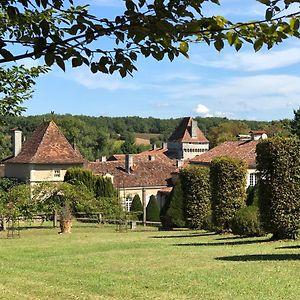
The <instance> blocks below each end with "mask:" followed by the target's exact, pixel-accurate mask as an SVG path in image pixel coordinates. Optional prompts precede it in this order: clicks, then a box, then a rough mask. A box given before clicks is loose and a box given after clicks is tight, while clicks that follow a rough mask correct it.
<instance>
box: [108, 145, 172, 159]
mask: <svg viewBox="0 0 300 300" xmlns="http://www.w3.org/2000/svg"><path fill="white" fill-rule="evenodd" d="M132 155H133V157H134V160H136V161H138V160H141V161H146V160H147V159H148V157H149V156H154V157H155V160H159V161H164V160H166V161H170V158H169V157H168V150H167V149H165V148H159V149H155V150H146V151H143V152H141V153H137V154H132ZM116 160H119V161H125V154H114V155H112V156H111V157H109V159H108V161H116Z"/></svg>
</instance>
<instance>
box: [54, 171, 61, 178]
mask: <svg viewBox="0 0 300 300" xmlns="http://www.w3.org/2000/svg"><path fill="white" fill-rule="evenodd" d="M54 177H55V178H60V170H54Z"/></svg>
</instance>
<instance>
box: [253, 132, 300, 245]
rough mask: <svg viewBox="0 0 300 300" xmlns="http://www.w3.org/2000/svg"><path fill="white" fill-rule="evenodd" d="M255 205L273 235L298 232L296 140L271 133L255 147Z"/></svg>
mask: <svg viewBox="0 0 300 300" xmlns="http://www.w3.org/2000/svg"><path fill="white" fill-rule="evenodd" d="M256 151H257V169H258V170H259V172H260V180H259V207H260V214H261V218H262V223H263V227H264V229H265V230H267V231H269V232H271V233H273V238H274V239H288V238H291V239H296V238H297V237H298V236H299V232H300V140H299V139H297V138H282V137H274V138H271V139H267V140H264V141H262V142H260V143H259V144H258V145H257V147H256Z"/></svg>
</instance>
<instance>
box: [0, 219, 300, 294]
mask: <svg viewBox="0 0 300 300" xmlns="http://www.w3.org/2000/svg"><path fill="white" fill-rule="evenodd" d="M0 237H1V240H0V242H1V247H0V256H1V259H0V272H1V280H0V299H298V298H299V295H300V276H299V272H300V253H299V252H300V242H292V241H282V242H272V241H269V239H268V238H269V237H262V238H247V239H244V238H237V237H234V236H231V235H225V236H220V235H215V234H212V233H206V232H203V231H173V232H164V231H155V229H153V230H149V229H148V230H147V231H144V232H143V231H141V230H140V231H138V232H131V231H128V232H116V231H115V227H114V226H108V225H99V226H97V225H85V226H83V225H78V224H77V226H75V227H74V228H73V233H72V234H70V235H58V234H57V230H56V229H52V228H40V229H26V230H22V231H21V238H15V239H7V238H6V233H4V232H1V235H0Z"/></svg>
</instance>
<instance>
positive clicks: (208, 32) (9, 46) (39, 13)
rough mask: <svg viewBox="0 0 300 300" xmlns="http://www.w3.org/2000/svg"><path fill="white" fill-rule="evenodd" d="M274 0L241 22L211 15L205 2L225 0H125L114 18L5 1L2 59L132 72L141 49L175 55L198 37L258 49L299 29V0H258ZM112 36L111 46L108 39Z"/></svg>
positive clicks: (41, 2) (52, 2) (52, 1)
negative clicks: (257, 15) (263, 10)
mask: <svg viewBox="0 0 300 300" xmlns="http://www.w3.org/2000/svg"><path fill="white" fill-rule="evenodd" d="M257 1H258V2H260V3H262V4H263V5H265V6H266V13H265V16H264V17H263V18H262V19H261V20H257V21H249V22H247V21H246V22H233V21H230V20H227V19H226V18H225V17H223V16H204V15H203V13H202V7H203V5H204V4H209V3H210V4H211V5H220V3H221V1H219V0H167V1H165V0H149V1H146V0H125V1H123V2H124V11H123V13H121V14H120V15H119V16H116V17H114V18H113V19H111V20H109V19H108V18H105V17H104V18H102V17H99V16H96V15H93V14H91V13H90V12H89V7H88V6H76V5H74V3H73V0H69V1H61V0H49V1H47V0H33V1H29V0H6V1H5V0H4V1H1V2H0V28H1V29H0V65H2V64H3V63H7V62H13V61H18V60H21V59H24V58H34V59H38V58H42V57H43V59H44V61H45V63H46V64H47V65H48V66H51V65H53V64H57V65H58V66H59V67H60V68H62V69H63V70H64V69H65V61H71V63H72V66H73V67H78V66H81V65H83V64H85V65H87V66H89V68H90V69H91V71H92V72H94V73H96V72H103V73H109V74H112V73H114V72H116V71H117V72H119V73H120V75H121V76H122V77H124V76H126V75H127V74H132V72H133V71H134V70H136V67H135V61H136V60H137V58H138V56H144V57H148V56H152V57H153V58H155V59H156V60H162V59H163V58H164V57H168V58H169V60H171V61H172V60H173V59H174V58H175V57H177V56H179V55H180V54H182V55H184V56H188V52H189V44H190V43H203V42H204V43H207V44H209V45H213V46H214V48H215V49H216V50H218V51H220V50H221V49H222V48H223V47H224V45H225V44H228V45H230V46H233V47H234V48H235V49H236V50H239V49H240V48H241V47H242V46H243V44H245V43H251V44H253V48H254V49H255V51H258V50H259V49H261V48H262V46H263V45H266V46H267V47H268V48H269V49H270V48H271V47H273V45H274V44H277V43H280V42H282V41H283V40H284V39H286V38H288V37H290V36H295V37H299V16H300V10H299V9H298V10H296V11H294V12H293V13H290V12H289V10H288V9H289V8H290V6H291V5H292V4H295V3H300V1H297V0H273V1H271V0H257ZM103 40H110V45H111V47H108V48H104V47H102V46H101V45H103V43H102V44H101V43H100V42H101V41H103Z"/></svg>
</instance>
